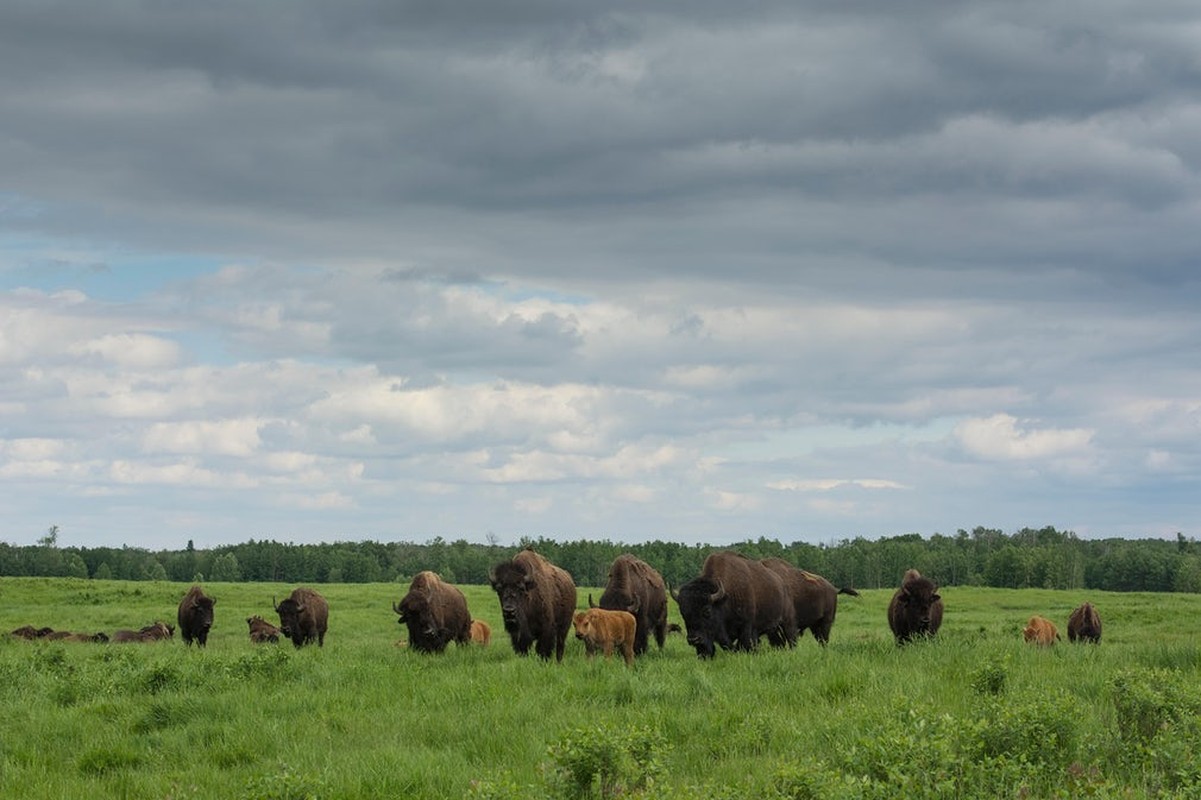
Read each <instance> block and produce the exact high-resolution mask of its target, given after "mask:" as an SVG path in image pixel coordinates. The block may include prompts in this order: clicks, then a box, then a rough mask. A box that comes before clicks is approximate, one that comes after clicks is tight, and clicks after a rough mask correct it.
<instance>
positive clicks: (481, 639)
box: [471, 619, 492, 647]
mask: <svg viewBox="0 0 1201 800" xmlns="http://www.w3.org/2000/svg"><path fill="white" fill-rule="evenodd" d="M471 641H473V642H475V643H476V644H478V645H483V646H484V647H487V646H488V644H489V643H490V642H491V641H492V627H491V626H490V625H489V624H488V623H487V622H484V621H483V620H482V619H473V620H472V621H471Z"/></svg>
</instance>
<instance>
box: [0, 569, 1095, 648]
mask: <svg viewBox="0 0 1201 800" xmlns="http://www.w3.org/2000/svg"><path fill="white" fill-rule="evenodd" d="M488 579H489V582H490V583H491V585H492V589H493V591H495V592H496V596H497V599H498V600H499V602H500V612H501V618H502V620H503V622H504V628H505V633H507V634H508V635H509V639H510V642H511V644H512V647H513V651H514V652H516V653H517V654H519V655H528V654H529V651H530V648H531V647H533V648H534V652H535V653H537V654H538V656H539V657H540V658H542V659H544V660H548V661H549V660H550V658H551V656H552V655H553V656H554V658H555V659H556V660H558V661H562V660H563V651H564V647H565V645H566V642H567V636H568V634H569V633H570V632H571V630H572V629H573V627H574V630H575V635H576V638H578V639H579V640H580V641H581V642H583V644H584V647H585V650H586V652H587V654H588V656H589V657H592V656H594V655H595V654H596V653H598V652H600V653H603V654H604V655H605V656H606V657H609V656H611V655H612V654H613V652H614V651H617V652H620V653H621V655H622V657H623V659H624V660H625V663H626V664H628V665H632V664H633V663H634V658H635V656H639V655H642V654H644V653H646V651H647V649H648V647H649V643H650V639H651V637H652V636H653V637H654V639H655V643H656V644H657V645H658V646H659V648H660V649H662V648H663V645H664V641H665V639H666V637H667V633H668V631H669V630H672V629H676V630H678V628H676V626H674V625H670V626H669V625H668V623H667V598H668V597H669V596H670V597H671V598H673V599H674V600H675V601H676V604H677V605H678V607H679V610H680V615H681V616H682V617H683V619H684V629H685V632H686V635H687V641H688V644H689V645H691V646H692V647H693V648H694V649H695V650H696V654H697V656H698V657H700V658H712V657H713V656H714V655H715V654H716V652H717V648H719V647H720V648H721V649H723V650H734V651H739V650H742V651H750V650H754V649H756V648H757V647H758V644H759V640H760V639H761V638H763V637H767V640H768V642H769V643H770V644H771V645H772V646H773V647H793V646H795V645H796V642H797V639H798V638H799V637H800V636H802V635H804V632H805V631H806V630H808V631H810V632H812V634H813V638H814V639H816V640H817V642H818V643H819V644H821V645H823V646H824V645H825V644H826V642H828V641H829V638H830V630H831V628H832V627H833V625H834V616H835V613H836V612H837V610H838V595H840V594H846V595H851V596H858V594H859V593H858V592H856V591H855V590H854V589H852V588H850V587H842V588H837V587H835V586H834V585H833V584H832V583H830V582H829V581H828V580H826V579H825V578H823V577H821V576H820V575H816V574H814V573H812V572H808V571H806V570H802V569H798V568H797V567H794V566H793V565H791V564H789V563H788V562H786V561H783V560H781V559H778V558H765V559H761V560H755V559H752V558H748V557H747V556H744V555H742V554H740V553H733V552H718V553H713V554H712V555H710V556H709V557H708V558H706V559H705V563H704V565H703V566H702V567H701V574H700V575H698V576H697V577H695V578H693V579H692V580H690V581H688V582H686V583H684V584H683V585H681V586H680V587H679V588H673V587H668V586H667V584H666V583H665V582H664V580H663V576H662V575H660V574H659V573H658V572H657V571H656V570H655V569H654V568H653V567H651V566H650V565H649V564H647V563H646V562H644V561H642V560H641V559H638V558H635V557H634V556H632V555H621V556H618V557H617V558H616V559H615V560H614V561H613V564H612V566H611V567H610V569H609V576H608V581H607V583H606V586H605V589H604V592H603V593H602V594H601V597H600V603H594V602H593V600H592V595H589V596H588V606H589V608H588V610H586V611H581V612H579V613H577V612H576V586H575V582H574V581H573V580H572V578H571V575H570V574H568V572H567V571H566V570H564V569H562V568H560V567H558V566H555V565H554V564H552V563H551V562H550V561H548V560H547V559H546V558H544V557H543V556H541V555H539V554H538V553H535V552H534V551H533V550H522V551H521V552H519V553H518V554H517V555H515V556H513V558H512V559H510V560H508V561H503V562H501V563H499V564H497V565H496V566H494V567H493V568H492V569H491V570H490V571H489V574H488ZM216 602H217V601H216V600H215V599H213V598H211V597H209V596H207V595H206V594H205V593H204V591H203V589H201V588H200V587H199V586H193V587H191V588H190V589H189V590H188V592H187V593H186V594H185V595H184V597H183V599H182V600H181V601H180V603H179V609H178V616H177V622H178V624H179V625H178V630H179V632H180V636H181V638H182V639H183V641H184V643H185V644H187V645H191V644H192V642H193V641H194V642H196V644H197V646H198V647H204V646H205V645H206V643H207V641H208V634H209V630H210V629H211V628H212V625H213V607H214V606H215V605H216ZM272 606H274V608H275V612H276V614H278V615H279V626H278V627H277V626H275V625H273V624H271V623H270V622H268V621H266V620H264V619H263V618H262V617H261V616H258V615H255V616H251V617H247V619H246V624H247V626H248V628H249V636H250V641H251V642H254V643H256V644H262V643H269V642H278V641H279V638H280V636H281V635H282V636H283V637H285V638H287V639H290V640H291V641H292V644H293V645H295V646H296V647H298V648H299V647H302V646H304V645H306V644H309V643H312V642H316V643H317V646H318V647H322V646H323V645H324V644H325V633H326V630H327V628H328V624H329V603H327V602H326V600H325V598H324V597H322V596H321V594H320V593H319V592H317V591H315V590H313V589H308V588H304V587H301V588H298V589H296V590H294V591H293V592H292V593H291V594H290V595H289V596H288V597H286V598H284V599H283V600H282V601H280V602H279V603H278V604H276V603H275V601H274V598H273V599H272ZM392 610H393V611H394V612H395V613H396V615H397V622H398V623H399V624H401V625H404V626H406V627H407V628H408V633H409V638H408V642H407V643H408V645H409V646H410V647H412V648H413V649H414V650H418V651H420V652H423V653H441V652H443V651H444V650H445V649H446V647H447V646H448V645H449V644H450V643H451V642H455V643H457V644H460V645H463V644H468V643H473V642H474V643H477V644H483V645H486V644H488V642H489V641H490V639H491V636H492V631H491V629H490V628H489V626H488V624H487V623H485V622H483V621H482V620H477V619H472V618H471V614H470V613H469V612H468V609H467V599H466V598H465V597H464V596H463V593H462V592H461V591H459V589H458V588H456V587H454V586H452V585H450V584H449V583H446V582H445V581H443V580H442V579H441V578H440V577H439V576H438V575H437V573H434V572H430V571H428V570H427V571H424V572H420V573H418V574H417V575H416V577H414V578H413V581H412V583H411V584H410V585H409V589H408V592H407V593H406V594H405V596H404V597H403V598H401V600H400V602H399V603H393V604H392ZM942 616H943V604H942V598H941V597H940V596H939V593H938V585H937V584H936V583H935V582H934V581H932V580H930V579H929V578H927V577H925V576H923V575H922V574H921V573H919V572H918V571H917V570H913V569H911V570H909V571H907V572H906V573H905V575H904V576H903V577H902V579H901V585H900V586H899V587H898V588H897V590H896V591H895V592H894V593H893V595H892V599H891V600H890V601H889V604H888V626H889V628H890V629H891V631H892V634H893V637H894V638H895V639H896V642H897V644H898V645H902V644H905V643H906V642H909V641H911V640H913V639H915V638H918V637H929V636H934V635H935V634H936V633H937V632H938V628H939V626H940V625H941V624H942ZM175 631H176V628H175V627H174V626H171V625H167V624H166V623H163V622H161V621H157V620H156V621H155V622H154V623H152V624H151V625H147V626H145V627H143V628H141V629H140V630H132V629H129V630H117V631H115V632H114V633H113V635H112V636H111V637H110V636H108V635H107V634H105V633H94V634H86V633H70V632H67V631H54V630H52V629H50V628H34V627H33V626H32V625H26V626H24V627H21V628H18V629H17V630H15V631H13V632H12V635H13V636H14V637H18V638H23V639H53V640H64V641H81V642H109V641H111V642H154V641H160V640H163V639H171V638H172V637H173V636H174V634H175ZM1023 637H1024V638H1025V640H1026V641H1028V642H1031V643H1034V644H1039V645H1044V646H1045V645H1051V644H1054V642H1055V641H1056V640H1058V639H1059V632H1058V631H1057V630H1056V628H1055V625H1054V623H1052V622H1051V621H1050V620H1048V619H1045V618H1044V617H1041V616H1038V615H1036V616H1034V617H1032V618H1031V619H1030V622H1029V624H1028V625H1027V626H1026V628H1025V629H1024V630H1023ZM1068 639H1069V640H1071V641H1073V642H1077V641H1079V642H1092V643H1099V642H1100V641H1101V619H1100V617H1099V616H1098V615H1097V610H1096V608H1094V607H1093V605H1092V604H1091V603H1084V604H1083V605H1081V606H1080V607H1079V608H1077V609H1076V610H1074V611H1073V612H1072V613H1071V616H1070V617H1069V618H1068Z"/></svg>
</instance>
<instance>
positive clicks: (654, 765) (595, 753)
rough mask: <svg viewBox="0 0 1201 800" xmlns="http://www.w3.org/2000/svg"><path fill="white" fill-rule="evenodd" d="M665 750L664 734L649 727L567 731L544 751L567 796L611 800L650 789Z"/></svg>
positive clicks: (603, 727)
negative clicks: (610, 799) (628, 793)
mask: <svg viewBox="0 0 1201 800" xmlns="http://www.w3.org/2000/svg"><path fill="white" fill-rule="evenodd" d="M666 747H667V742H666V740H665V739H664V738H663V735H662V734H660V733H659V732H658V731H655V730H652V729H650V728H645V727H638V728H630V729H628V730H617V729H613V728H609V727H605V726H598V727H596V728H592V729H590V730H589V729H583V728H578V729H576V730H573V731H570V732H569V733H568V734H567V735H566V736H564V737H563V738H562V739H560V740H559V741H558V742H557V743H555V744H552V745H551V746H550V747H549V748H548V751H547V752H548V754H549V755H550V758H551V761H552V762H553V770H554V774H555V776H556V777H557V781H556V782H557V783H558V785H559V786H560V787H561V788H562V789H563V790H564V792H565V793H566V795H567V796H568V797H571V798H586V797H597V798H611V797H619V796H621V795H623V794H625V793H627V792H631V791H641V790H643V789H645V788H647V787H648V786H651V785H652V784H653V783H654V779H655V778H656V777H657V776H658V775H659V774H660V773H661V772H662V769H663V765H662V763H661V761H660V758H661V756H662V754H663V751H664V750H665V749H666Z"/></svg>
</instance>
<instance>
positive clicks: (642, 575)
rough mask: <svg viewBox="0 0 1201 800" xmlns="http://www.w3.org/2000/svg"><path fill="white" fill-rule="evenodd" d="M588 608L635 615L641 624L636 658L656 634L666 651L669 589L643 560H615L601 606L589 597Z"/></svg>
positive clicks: (661, 646) (623, 556)
mask: <svg viewBox="0 0 1201 800" xmlns="http://www.w3.org/2000/svg"><path fill="white" fill-rule="evenodd" d="M588 606H589V607H590V608H606V609H609V610H612V611H628V612H630V613H631V614H633V615H634V619H635V620H637V622H638V632H637V633H636V634H635V636H634V653H635V654H636V655H642V654H643V653H645V652H646V650H647V646H648V643H649V640H650V635H651V634H652V633H653V634H654V635H655V642H656V643H657V644H658V645H659V649H660V650H662V649H663V640H664V639H665V638H667V586H666V584H664V583H663V576H662V575H660V574H659V573H658V572H656V571H655V569H654V568H653V567H651V566H650V565H649V564H647V563H646V562H645V561H643V560H642V559H640V558H635V557H634V556H632V555H629V554H628V553H627V554H625V555H620V556H618V557H617V558H615V559H613V565H612V566H610V567H609V581H608V583H607V584H606V585H605V591H604V593H603V594H602V595H601V599H600V603H598V604H594V603H593V602H592V595H588Z"/></svg>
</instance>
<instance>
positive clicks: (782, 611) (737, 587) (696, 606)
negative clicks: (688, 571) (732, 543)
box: [671, 551, 796, 658]
mask: <svg viewBox="0 0 1201 800" xmlns="http://www.w3.org/2000/svg"><path fill="white" fill-rule="evenodd" d="M671 595H672V598H674V599H675V601H676V602H677V603H678V604H679V606H680V615H681V616H683V617H684V627H685V628H686V629H687V630H688V644H690V645H692V646H693V647H694V648H695V649H696V654H697V656H698V657H700V658H712V657H713V655H714V653H716V652H717V648H716V645H721V647H722V649H724V650H754V649H755V648H756V647H758V645H759V637H760V636H767V638H768V641H770V642H771V643H772V646H774V647H785V646H787V647H791V646H793V645H795V644H796V614H795V612H794V610H793V606H792V598H791V597H789V595H788V592H787V591H786V590H785V588H784V581H782V580H781V579H780V576H779V575H777V574H776V573H774V572H772V571H771V570H770V569H768V568H767V567H765V566H764V565H763V564H762V563H760V562H758V561H754V560H752V559H749V558H747V557H746V556H744V555H742V554H740V553H732V552H728V551H727V552H720V553H713V554H712V555H710V556H709V557H708V558H706V559H705V563H704V566H702V567H701V574H700V575H698V576H697V577H695V578H693V579H692V580H690V581H688V582H687V583H685V584H684V585H683V586H681V587H680V588H679V590H678V591H673V592H672V593H671Z"/></svg>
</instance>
